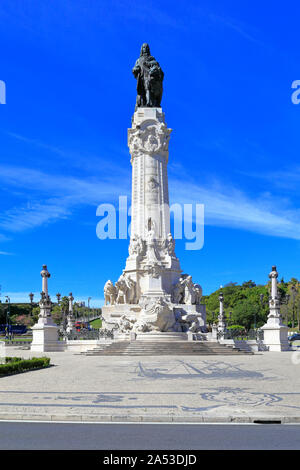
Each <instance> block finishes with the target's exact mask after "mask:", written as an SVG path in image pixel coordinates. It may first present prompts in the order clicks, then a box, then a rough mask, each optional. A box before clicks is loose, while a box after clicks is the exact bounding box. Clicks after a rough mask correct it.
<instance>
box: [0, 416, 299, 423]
mask: <svg viewBox="0 0 300 470" xmlns="http://www.w3.org/2000/svg"><path fill="white" fill-rule="evenodd" d="M1 421H32V422H36V421H47V422H51V421H52V422H62V423H63V422H65V423H68V422H73V423H74V422H78V423H186V424H197V423H198V424H205V423H207V424H212V423H214V424H218V423H220V424H224V423H227V424H228V423H231V424H300V416H266V415H263V416H259V415H258V416H203V415H202V416H161V415H159V416H155V415H153V416H142V415H58V414H54V415H49V414H44V415H39V414H21V413H1V414H0V422H1Z"/></svg>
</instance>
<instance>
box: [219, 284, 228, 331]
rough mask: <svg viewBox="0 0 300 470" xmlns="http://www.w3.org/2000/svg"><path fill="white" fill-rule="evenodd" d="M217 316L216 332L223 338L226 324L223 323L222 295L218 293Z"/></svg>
mask: <svg viewBox="0 0 300 470" xmlns="http://www.w3.org/2000/svg"><path fill="white" fill-rule="evenodd" d="M219 304H220V307H219V315H218V327H217V331H218V333H219V334H221V335H223V336H224V332H225V329H226V322H225V315H224V295H223V292H220V295H219Z"/></svg>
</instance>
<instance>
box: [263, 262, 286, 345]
mask: <svg viewBox="0 0 300 470" xmlns="http://www.w3.org/2000/svg"><path fill="white" fill-rule="evenodd" d="M269 278H270V279H271V296H270V300H269V309H270V313H269V315H268V321H267V323H266V324H265V325H264V326H263V327H262V328H261V329H262V330H263V332H264V345H265V346H266V347H267V348H268V350H269V351H288V350H289V342H288V327H287V326H285V325H283V323H282V320H281V316H280V301H279V297H278V291H277V278H278V272H277V270H276V266H272V271H271V272H270V274H269Z"/></svg>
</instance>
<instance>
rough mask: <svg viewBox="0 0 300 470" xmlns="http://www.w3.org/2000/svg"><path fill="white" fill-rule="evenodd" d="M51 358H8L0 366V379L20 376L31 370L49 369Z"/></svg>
mask: <svg viewBox="0 0 300 470" xmlns="http://www.w3.org/2000/svg"><path fill="white" fill-rule="evenodd" d="M49 365H50V358H49V357H33V358H32V359H23V358H22V357H6V358H5V364H0V377H5V376H6V375H12V374H20V373H22V372H27V371H29V370H35V369H43V368H45V367H49Z"/></svg>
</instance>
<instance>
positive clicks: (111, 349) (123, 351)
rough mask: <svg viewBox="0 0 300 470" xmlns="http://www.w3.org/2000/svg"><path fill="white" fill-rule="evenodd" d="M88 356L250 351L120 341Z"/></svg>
mask: <svg viewBox="0 0 300 470" xmlns="http://www.w3.org/2000/svg"><path fill="white" fill-rule="evenodd" d="M82 354H84V355H86V356H166V355H171V356H175V355H179V356H180V355H224V356H228V355H245V354H248V355H249V354H253V353H252V352H250V351H244V350H240V349H238V348H234V347H233V346H231V345H221V344H219V343H206V342H200V341H199V342H186V341H181V342H180V341H178V342H166V343H163V342H153V341H147V342H145V341H132V342H129V341H120V342H116V343H111V344H109V345H107V346H105V345H103V347H98V348H95V349H93V350H88V351H86V352H84V353H82Z"/></svg>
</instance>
